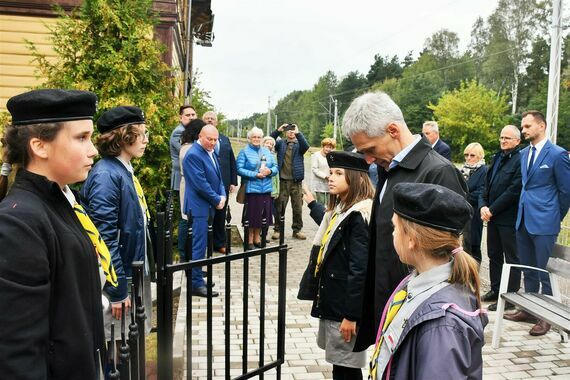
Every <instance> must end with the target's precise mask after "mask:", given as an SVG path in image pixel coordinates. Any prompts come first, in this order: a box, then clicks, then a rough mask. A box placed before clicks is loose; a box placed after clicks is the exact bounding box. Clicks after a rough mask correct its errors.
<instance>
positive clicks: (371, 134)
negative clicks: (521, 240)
mask: <svg viewBox="0 0 570 380" xmlns="http://www.w3.org/2000/svg"><path fill="white" fill-rule="evenodd" d="M342 128H343V132H344V134H345V135H346V136H347V137H348V138H350V139H351V140H352V143H353V144H354V146H355V147H356V148H357V149H358V151H359V152H361V153H363V154H364V158H365V159H366V161H367V162H368V163H373V162H375V163H376V164H377V165H378V185H377V187H376V195H375V196H374V203H373V206H372V217H371V220H370V243H369V255H368V272H367V275H366V286H365V293H364V294H365V295H364V299H366V300H367V302H365V303H364V310H363V313H362V321H360V326H359V330H358V336H357V341H356V345H355V347H354V350H355V351H360V350H363V349H366V348H367V347H368V346H369V345H371V344H372V343H374V339H375V337H376V331H377V328H378V325H379V323H380V316H381V314H382V310H383V309H384V305H385V304H386V302H387V301H388V299H389V297H390V294H391V293H392V291H393V290H394V289H395V288H396V286H397V285H398V284H399V283H400V281H401V280H402V279H403V278H404V276H406V275H407V274H408V273H409V270H408V267H407V266H406V265H404V264H402V263H401V262H400V260H399V258H398V254H397V253H396V250H395V248H394V244H393V240H392V232H393V231H394V227H393V225H392V221H391V219H392V215H393V206H394V202H393V199H392V189H393V188H394V186H395V185H396V184H398V183H401V182H419V183H434V184H438V185H442V186H445V187H447V188H449V189H451V190H453V191H455V192H457V193H458V194H461V195H463V196H465V194H466V191H467V186H466V184H465V181H464V180H463V177H462V175H461V174H460V173H459V171H458V170H457V169H456V168H455V166H453V164H452V163H451V162H450V161H449V160H446V159H445V158H443V157H442V156H441V155H439V154H437V153H436V152H435V151H434V150H433V149H432V148H431V145H430V143H429V142H428V141H427V140H426V139H425V138H422V136H420V135H413V134H412V133H411V132H410V130H409V129H408V126H407V125H406V122H405V120H404V116H403V115H402V111H401V110H400V108H399V107H398V106H397V105H396V103H394V101H393V100H392V99H391V98H390V97H389V96H388V95H387V94H385V93H368V94H364V95H362V96H360V97H358V98H356V99H355V100H354V101H353V102H352V104H351V105H350V107H348V109H347V111H346V113H345V115H344V119H343V126H342ZM465 246H467V245H465ZM372 300H374V302H372Z"/></svg>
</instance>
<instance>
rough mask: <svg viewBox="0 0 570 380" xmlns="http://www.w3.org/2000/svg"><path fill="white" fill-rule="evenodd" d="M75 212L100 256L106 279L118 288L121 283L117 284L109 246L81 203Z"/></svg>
mask: <svg viewBox="0 0 570 380" xmlns="http://www.w3.org/2000/svg"><path fill="white" fill-rule="evenodd" d="M73 211H75V215H77V218H78V219H79V221H80V222H81V225H82V226H83V228H84V229H85V232H87V235H89V238H90V239H91V242H92V243H93V246H94V247H95V251H97V254H98V255H99V261H100V262H101V267H102V268H103V272H104V273H105V278H106V279H107V281H108V282H109V283H110V284H111V285H113V286H115V287H116V286H117V285H119V283H118V282H117V274H116V273H115V268H114V267H113V262H112V261H111V254H110V253H109V248H107V244H105V242H104V241H103V239H102V238H101V235H100V234H99V231H98V230H97V228H96V227H95V224H93V222H92V221H91V218H89V215H87V213H86V212H85V210H84V209H83V207H81V205H80V204H79V203H75V205H74V206H73Z"/></svg>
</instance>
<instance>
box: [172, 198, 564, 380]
mask: <svg viewBox="0 0 570 380" xmlns="http://www.w3.org/2000/svg"><path fill="white" fill-rule="evenodd" d="M230 207H231V210H232V215H233V220H232V224H239V220H240V217H241V207H242V206H241V205H239V204H237V203H236V202H235V196H232V197H231V200H230ZM308 211H309V209H308V208H306V207H305V208H304V214H303V221H304V225H305V227H304V228H303V231H304V232H305V233H306V234H307V236H308V239H307V240H305V241H300V240H296V239H293V238H292V237H291V230H290V225H291V210H290V207H288V209H287V212H286V230H285V231H286V240H285V241H286V243H287V244H288V245H289V247H290V250H289V253H288V260H287V314H286V348H285V352H286V357H285V364H284V366H283V367H282V374H283V378H284V379H331V378H332V373H331V370H332V366H331V365H330V364H328V363H327V362H326V361H325V360H324V351H322V350H321V349H319V348H318V347H317V344H316V334H317V328H318V320H317V319H315V318H312V317H311V316H310V309H311V303H310V302H308V301H299V300H297V298H296V295H297V286H298V283H299V279H300V277H301V275H302V273H303V271H304V269H305V266H306V263H307V259H308V254H309V251H310V246H311V244H312V237H313V236H314V234H315V232H316V229H317V225H316V224H315V223H314V222H313V221H312V219H310V217H309V212H308ZM240 228H241V227H240ZM270 232H271V230H270ZM483 246H485V244H483ZM236 250H239V251H241V249H239V248H238V247H236ZM484 256H486V254H485V252H484ZM249 267H250V272H249V288H250V293H249V327H248V331H249V356H248V362H249V369H250V370H251V369H252V368H257V364H258V363H257V360H258V357H257V355H258V348H259V319H258V315H259V289H260V287H259V268H260V259H259V258H254V259H251V260H250V266H249ZM231 273H232V293H231V299H232V314H231V320H232V336H231V345H232V356H231V363H232V364H231V368H232V376H238V375H240V374H241V361H242V351H241V349H242V345H241V343H242V330H241V329H242V322H243V318H242V305H243V303H242V278H243V266H242V264H241V262H240V263H239V264H237V263H236V264H232V270H231ZM224 275H225V272H224V266H223V265H218V266H217V267H215V268H214V270H213V279H214V282H215V283H216V288H217V290H218V291H220V292H221V293H222V294H221V296H220V297H218V298H215V299H214V307H213V310H214V312H213V314H214V327H213V329H214V341H213V342H214V356H215V357H214V361H213V366H214V376H215V378H216V379H223V375H224V372H223V368H224V359H225V358H224V326H223V323H224V297H225V295H224V294H223V290H224V286H225V285H224ZM481 276H482V278H483V284H484V285H483V286H484V291H485V290H486V289H485V288H487V287H488V280H487V276H488V264H487V262H484V263H483V265H482V268H481ZM277 277H278V260H277V255H276V254H271V255H270V256H269V257H268V258H267V285H266V297H267V306H266V324H265V336H266V344H265V347H266V348H265V361H266V363H267V362H269V361H271V360H274V359H275V357H276V342H277V339H276V335H277ZM182 288H183V289H184V288H185V286H183V287H182ZM183 297H185V294H184V290H183V294H181V299H182V298H183ZM192 304H193V318H194V321H195V323H194V325H193V357H194V367H193V368H194V369H193V373H192V378H193V379H205V378H206V344H205V341H206V301H205V300H204V299H200V298H197V297H194V298H193V302H192ZM181 306H182V304H181ZM180 318H182V319H180ZM183 318H185V315H184V314H181V315H179V319H180V320H182V321H183V320H184V319H183ZM489 319H490V322H489V325H488V326H487V328H486V334H485V337H486V342H487V344H486V345H485V347H484V348H483V359H484V369H483V375H484V379H489V380H492V379H530V378H532V379H569V378H570V344H562V343H560V339H559V336H558V335H557V334H556V333H554V332H550V333H548V334H547V335H545V336H543V337H531V336H529V335H528V330H529V329H530V327H531V326H530V325H529V324H520V323H514V322H510V321H505V323H504V330H503V331H504V333H503V341H502V345H501V348H499V349H497V350H493V349H492V348H491V336H492V330H493V325H494V319H495V313H494V312H490V313H489ZM363 374H364V375H365V378H366V376H367V372H366V371H364V370H363ZM265 378H266V379H274V378H275V371H271V372H269V373H268V374H266V376H265Z"/></svg>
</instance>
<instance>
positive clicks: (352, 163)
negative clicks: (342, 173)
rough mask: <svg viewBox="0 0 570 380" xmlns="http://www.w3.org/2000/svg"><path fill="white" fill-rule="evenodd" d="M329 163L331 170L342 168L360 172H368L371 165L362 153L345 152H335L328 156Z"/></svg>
mask: <svg viewBox="0 0 570 380" xmlns="http://www.w3.org/2000/svg"><path fill="white" fill-rule="evenodd" d="M327 163H328V164H329V168H331V169H332V168H341V169H350V170H358V171H361V172H367V171H368V168H369V167H370V165H368V163H367V162H366V161H365V160H364V156H363V155H362V154H360V153H353V152H343V151H341V150H335V151H333V152H330V153H328V154H327Z"/></svg>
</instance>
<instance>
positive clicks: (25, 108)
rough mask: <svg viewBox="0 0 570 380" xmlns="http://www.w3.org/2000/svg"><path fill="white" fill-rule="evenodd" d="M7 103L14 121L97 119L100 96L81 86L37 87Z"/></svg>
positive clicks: (31, 122) (39, 121)
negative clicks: (72, 87)
mask: <svg viewBox="0 0 570 380" xmlns="http://www.w3.org/2000/svg"><path fill="white" fill-rule="evenodd" d="M6 107H7V108H8V111H10V114H11V115H12V125H26V124H37V123H54V122H61V121H72V120H93V115H95V112H96V111H97V96H96V95H95V94H94V93H92V92H89V91H80V90H61V89H43V90H33V91H28V92H25V93H23V94H20V95H16V96H13V97H11V98H10V99H9V100H8V103H6Z"/></svg>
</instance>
